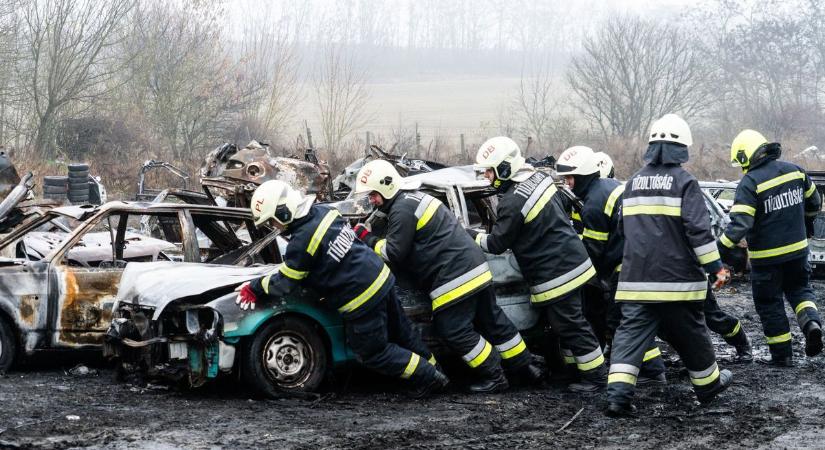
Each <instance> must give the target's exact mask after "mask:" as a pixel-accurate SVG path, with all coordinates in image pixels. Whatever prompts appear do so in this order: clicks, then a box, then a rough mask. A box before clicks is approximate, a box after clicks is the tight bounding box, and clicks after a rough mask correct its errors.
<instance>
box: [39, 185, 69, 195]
mask: <svg viewBox="0 0 825 450" xmlns="http://www.w3.org/2000/svg"><path fill="white" fill-rule="evenodd" d="M66 192H68V189H66V186H50V185H48V184H47V185H45V186H43V193H44V194H63V195H66Z"/></svg>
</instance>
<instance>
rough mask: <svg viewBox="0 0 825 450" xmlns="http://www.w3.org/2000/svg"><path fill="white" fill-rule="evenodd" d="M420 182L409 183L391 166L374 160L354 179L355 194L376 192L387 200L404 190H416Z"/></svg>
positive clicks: (365, 165) (379, 160) (386, 162)
mask: <svg viewBox="0 0 825 450" xmlns="http://www.w3.org/2000/svg"><path fill="white" fill-rule="evenodd" d="M420 186H421V183H420V182H417V183H416V182H411V181H408V180H406V179H404V177H402V176H401V174H399V173H398V171H397V170H395V167H393V165H392V164H390V163H389V162H388V161H384V160H383V159H375V160H372V161H370V162H368V163H366V164H364V167H362V168H361V170H359V171H358V175H357V177H356V179H355V193H356V194H359V193H362V192H372V191H375V192H378V193H379V194H381V196H382V197H384V198H385V199H387V200H389V199H391V198H393V197H395V194H398V191H400V190H402V189H404V190H408V189H417V188H418V187H420Z"/></svg>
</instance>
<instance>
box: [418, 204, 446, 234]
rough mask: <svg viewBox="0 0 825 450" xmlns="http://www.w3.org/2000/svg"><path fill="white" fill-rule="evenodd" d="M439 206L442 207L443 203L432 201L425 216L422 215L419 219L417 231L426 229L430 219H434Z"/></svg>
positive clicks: (425, 211)
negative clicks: (425, 226)
mask: <svg viewBox="0 0 825 450" xmlns="http://www.w3.org/2000/svg"><path fill="white" fill-rule="evenodd" d="M439 206H441V202H440V201H438V200H436V199H432V200H431V201H430V204H429V205H427V209H425V210H424V214H422V215H421V218H420V219H418V223H416V224H415V229H416V230H420V229H422V228H424V225H427V223H429V221H430V219H432V218H433V214H435V212H436V210H438V207H439Z"/></svg>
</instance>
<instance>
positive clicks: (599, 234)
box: [582, 228, 610, 241]
mask: <svg viewBox="0 0 825 450" xmlns="http://www.w3.org/2000/svg"><path fill="white" fill-rule="evenodd" d="M609 235H610V233H605V232H603V231H596V230H591V229H590V228H585V229H584V232H583V233H582V236H584V237H586V238H590V239H594V240H597V241H606V240H607V238H608V236H609Z"/></svg>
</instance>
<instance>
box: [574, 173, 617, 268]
mask: <svg viewBox="0 0 825 450" xmlns="http://www.w3.org/2000/svg"><path fill="white" fill-rule="evenodd" d="M622 192H624V185H623V184H622V183H620V182H618V181H616V180H614V179H612V178H597V179H594V180H592V181H591V182H590V183H589V184H588V185H587V186H586V187H585V188H584V189H583V190H582V192H581V197H582V201H583V203H584V206H583V207H582V212H581V220H582V224H583V225H584V229H583V230H582V243H584V247H585V248H586V249H587V254H588V255H589V256H590V260H591V261H593V264H594V265H595V266H596V271H597V272H598V274H599V277H601V278H603V279H607V278H609V277H610V276H611V275H612V274H613V272H614V271H615V270H616V269H617V268H618V266H619V265H620V264H621V263H622V251H623V250H624V236H622V234H621V233H620V232H619V230H618V228H619V220H620V216H621V210H622V205H621V196H622Z"/></svg>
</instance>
